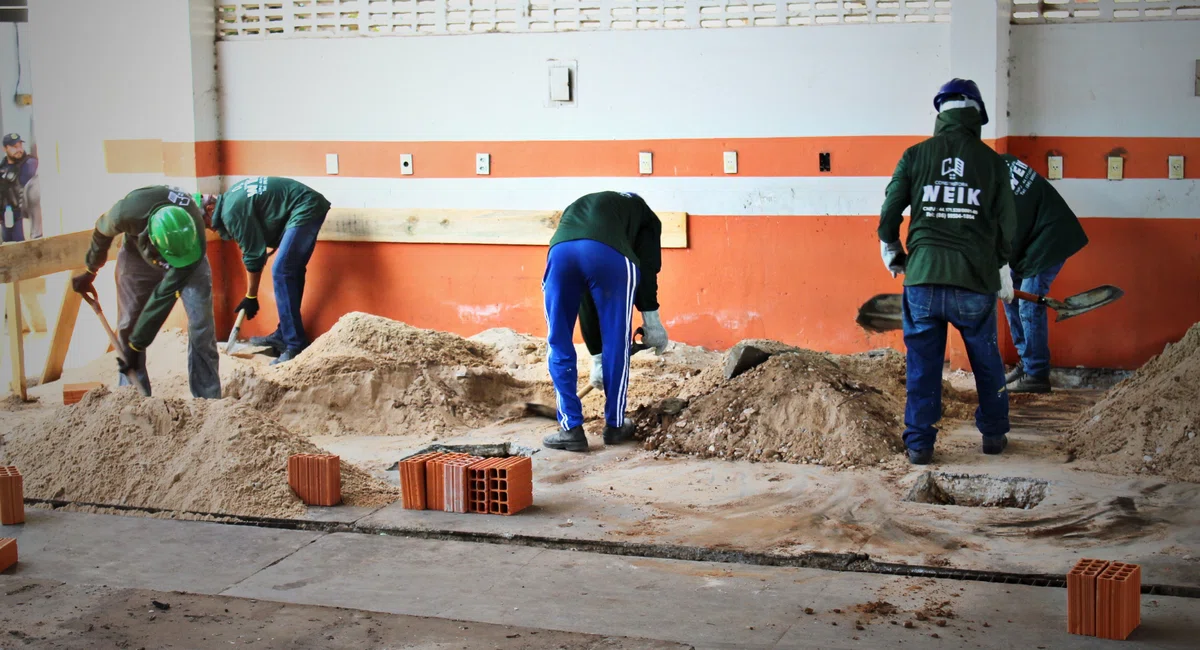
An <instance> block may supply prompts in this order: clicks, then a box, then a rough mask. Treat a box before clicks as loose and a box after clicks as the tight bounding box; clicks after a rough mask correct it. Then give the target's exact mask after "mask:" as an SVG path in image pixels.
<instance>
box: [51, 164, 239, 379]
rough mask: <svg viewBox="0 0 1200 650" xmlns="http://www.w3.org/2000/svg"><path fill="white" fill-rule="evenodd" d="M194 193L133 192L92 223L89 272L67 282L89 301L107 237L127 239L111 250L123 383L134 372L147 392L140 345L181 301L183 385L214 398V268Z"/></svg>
mask: <svg viewBox="0 0 1200 650" xmlns="http://www.w3.org/2000/svg"><path fill="white" fill-rule="evenodd" d="M200 202H201V197H200V195H192V194H188V193H187V192H185V191H183V190H180V189H176V188H171V187H166V186H163V185H158V186H154V187H143V188H142V189H139V190H134V191H132V192H130V193H129V194H128V195H126V197H125V198H123V199H121V200H120V201H117V203H116V204H115V205H113V207H112V208H111V209H109V211H108V212H105V213H104V215H103V216H101V217H100V219H99V220H97V221H96V228H95V230H93V231H92V245H91V247H90V248H88V252H87V258H86V259H85V264H86V265H87V270H86V271H84V272H83V273H80V274H79V275H76V276H75V277H74V278H72V279H71V286H72V288H74V289H75V291H77V292H79V293H80V294H83V295H92V296H95V294H96V288H95V286H94V285H93V282H94V281H95V279H96V272H97V271H99V270H100V267H102V266H104V263H105V262H106V261H107V260H108V249H109V247H110V246H111V245H112V241H113V238H115V237H116V236H117V235H124V236H125V243H124V244H122V246H121V250H119V251H117V338H118V341H119V342H120V344H121V354H122V355H123V357H124V359H120V360H118V365H119V366H120V369H121V375H120V377H119V379H118V382H119V384H120V385H121V386H127V385H129V380H128V379H127V378H126V376H125V373H126V372H127V371H132V372H134V373H136V375H137V377H138V380H139V381H140V382H141V383H142V384H143V385H145V386H146V387H147V388H149V386H150V377H149V375H148V374H147V373H146V348H147V347H149V346H150V344H151V343H152V342H153V341H154V337H155V336H157V335H158V330H159V329H161V328H162V325H163V323H164V322H165V321H166V320H167V316H169V315H170V314H171V309H172V308H174V306H175V299H176V298H177V297H178V298H181V299H182V300H183V309H184V311H185V312H187V320H188V384H189V386H190V387H191V389H192V396H193V397H203V398H207V399H220V397H221V377H220V375H219V374H218V371H217V359H218V354H217V328H216V324H215V323H214V322H213V301H212V270H211V269H210V268H209V265H208V257H207V256H206V255H205V248H206V246H205V236H204V215H203V212H202V211H201V208H200V206H199V205H198V204H199V203H200Z"/></svg>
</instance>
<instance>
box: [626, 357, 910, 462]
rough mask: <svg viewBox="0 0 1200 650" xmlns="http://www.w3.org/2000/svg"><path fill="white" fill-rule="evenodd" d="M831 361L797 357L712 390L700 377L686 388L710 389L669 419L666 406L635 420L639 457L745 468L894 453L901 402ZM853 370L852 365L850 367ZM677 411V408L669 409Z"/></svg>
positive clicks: (709, 375)
mask: <svg viewBox="0 0 1200 650" xmlns="http://www.w3.org/2000/svg"><path fill="white" fill-rule="evenodd" d="M840 362H841V363H845V361H844V360H843V359H842V358H840V357H837V356H834V355H829V354H822V353H818V352H813V351H810V350H799V351H796V352H791V353H787V354H780V355H777V356H774V357H771V358H770V359H769V360H767V361H766V362H765V363H763V364H762V365H760V366H759V367H757V368H755V369H753V370H750V371H749V372H746V373H745V374H742V375H739V376H738V377H735V378H734V379H732V380H729V381H725V382H720V381H719V378H720V375H719V372H720V370H719V369H716V368H714V369H711V370H706V371H703V372H701V373H700V374H699V375H697V376H696V377H695V378H694V379H693V380H692V382H690V383H691V384H692V386H691V387H693V388H694V387H696V386H700V385H708V386H712V385H714V384H719V385H716V387H715V389H714V390H711V391H709V392H702V394H699V395H698V396H696V397H692V398H689V397H687V396H686V395H680V396H679V397H680V398H682V399H683V400H686V401H687V404H686V407H685V408H683V409H682V411H679V412H677V413H674V414H673V413H671V411H674V410H676V409H675V408H671V407H670V406H669V405H668V408H666V409H664V408H662V405H660V406H658V407H654V408H649V409H640V410H639V411H638V412H637V413H636V414H635V419H636V420H637V422H638V424H639V429H640V430H641V431H643V432H646V433H647V434H648V435H647V437H646V441H645V446H646V448H647V449H661V450H664V451H670V452H679V453H688V454H695V455H698V456H701V457H713V456H716V457H721V458H735V459H742V458H745V459H750V460H781V461H786V462H812V463H820V464H822V465H831V466H839V467H844V466H851V465H870V464H874V463H878V462H880V461H882V460H884V459H886V458H888V457H892V456H895V455H896V454H897V453H899V452H900V450H901V449H902V445H901V442H900V432H901V429H902V428H903V426H902V424H901V423H900V420H901V418H900V417H899V416H900V414H901V413H902V412H903V402H901V401H899V400H897V399H896V398H895V396H893V395H890V394H889V393H888V392H885V391H884V390H881V389H880V388H878V387H876V386H875V385H874V384H876V383H878V382H879V379H878V378H874V377H868V374H869V373H863V372H859V371H855V370H854V369H853V368H850V367H849V366H852V365H854V363H846V366H847V367H843V365H841V363H840ZM855 363H856V362H855ZM676 405H677V406H680V404H679V403H678V402H676Z"/></svg>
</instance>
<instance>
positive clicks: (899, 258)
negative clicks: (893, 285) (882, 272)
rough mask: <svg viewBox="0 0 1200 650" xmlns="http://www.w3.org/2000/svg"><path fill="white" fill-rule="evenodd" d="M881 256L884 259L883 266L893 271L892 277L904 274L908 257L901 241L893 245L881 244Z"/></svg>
mask: <svg viewBox="0 0 1200 650" xmlns="http://www.w3.org/2000/svg"><path fill="white" fill-rule="evenodd" d="M879 254H880V256H881V257H883V265H884V266H886V267H887V270H888V271H891V273H892V277H893V278H894V277H896V276H897V275H903V274H904V266H905V264H907V263H908V255H907V254H905V252H904V246H903V245H902V244H901V243H900V242H899V241H894V242H892V243H890V244H889V243H887V242H883V241H881V242H879Z"/></svg>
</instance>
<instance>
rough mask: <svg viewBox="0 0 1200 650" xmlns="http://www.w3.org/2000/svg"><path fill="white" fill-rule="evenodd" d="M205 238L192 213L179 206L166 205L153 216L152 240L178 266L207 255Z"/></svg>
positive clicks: (151, 220)
mask: <svg viewBox="0 0 1200 650" xmlns="http://www.w3.org/2000/svg"><path fill="white" fill-rule="evenodd" d="M203 237H204V233H203V232H201V231H199V230H197V229H196V221H195V219H193V218H192V215H191V213H189V212H188V211H187V210H184V209H183V208H181V207H179V206H177V205H164V206H163V207H161V208H159V209H157V210H155V211H154V214H152V215H150V243H152V244H154V248H155V249H156V250H158V254H159V255H162V256H163V259H164V260H166V262H167V264H170V265H171V266H173V267H175V268H182V267H185V266H191V265H193V264H195V263H196V262H197V261H199V260H200V258H201V257H202V256H203V255H204V240H203Z"/></svg>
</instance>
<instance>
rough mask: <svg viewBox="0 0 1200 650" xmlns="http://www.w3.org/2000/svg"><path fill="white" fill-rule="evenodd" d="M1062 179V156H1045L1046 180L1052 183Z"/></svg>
mask: <svg viewBox="0 0 1200 650" xmlns="http://www.w3.org/2000/svg"><path fill="white" fill-rule="evenodd" d="M1062 177H1063V157H1062V156H1047V157H1046V178H1049V179H1050V180H1052V181H1061V180H1062Z"/></svg>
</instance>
